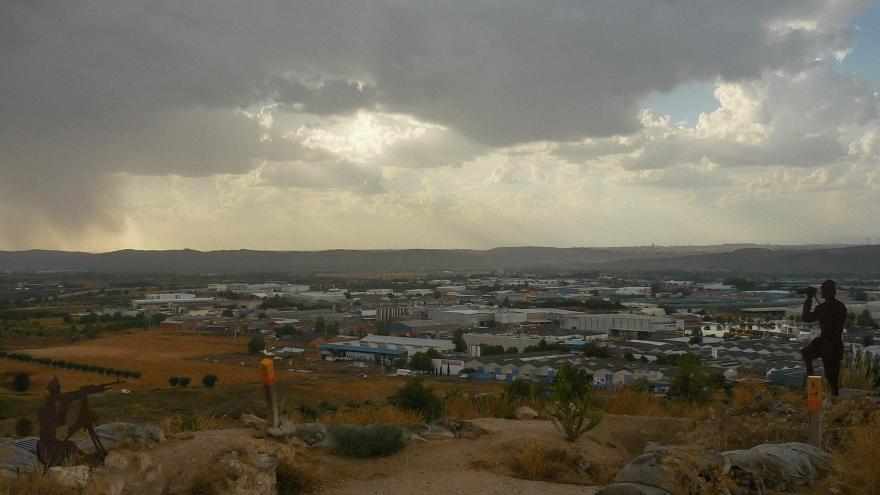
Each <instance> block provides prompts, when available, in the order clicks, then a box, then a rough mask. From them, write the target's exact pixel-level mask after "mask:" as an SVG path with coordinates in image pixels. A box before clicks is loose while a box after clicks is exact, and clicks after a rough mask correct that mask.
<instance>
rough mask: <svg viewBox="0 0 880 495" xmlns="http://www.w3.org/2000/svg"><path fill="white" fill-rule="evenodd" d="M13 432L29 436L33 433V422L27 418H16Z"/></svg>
mask: <svg viewBox="0 0 880 495" xmlns="http://www.w3.org/2000/svg"><path fill="white" fill-rule="evenodd" d="M15 434H16V435H18V436H20V437H29V436H31V435H33V434H34V423H33V422H32V421H31V420H30V419H28V418H18V421H16V422H15Z"/></svg>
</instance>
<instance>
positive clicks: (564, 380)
mask: <svg viewBox="0 0 880 495" xmlns="http://www.w3.org/2000/svg"><path fill="white" fill-rule="evenodd" d="M591 396H592V387H591V385H590V377H589V375H587V372H586V370H584V369H583V368H575V367H574V366H572V365H570V364H566V365H563V366H562V367H561V368H560V369H559V371H558V372H557V373H556V376H555V377H554V379H553V391H552V393H551V395H550V404H549V407H548V409H549V411H548V415H549V416H550V420H551V421H553V424H554V425H555V426H556V427H557V428H559V430H560V431H561V432H562V433H563V434H564V435H565V439H566V440H568V441H569V442H574V441H576V440H577V439H579V438H580V437H581V436H582V435H583V434H584V433H586V432H587V431H589V430H590V429H592V428H593V427H594V426H596V425H597V424H599V421H600V420H601V419H602V411H601V410H599V409H595V408H593V406H592V405H591V399H592V397H591Z"/></svg>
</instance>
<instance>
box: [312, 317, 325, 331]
mask: <svg viewBox="0 0 880 495" xmlns="http://www.w3.org/2000/svg"><path fill="white" fill-rule="evenodd" d="M325 330H326V328H325V323H324V317H323V316H319V317H318V319H317V320H315V326H314V328H313V331H314V332H315V333H318V334H322V335H323V334H324V331H325Z"/></svg>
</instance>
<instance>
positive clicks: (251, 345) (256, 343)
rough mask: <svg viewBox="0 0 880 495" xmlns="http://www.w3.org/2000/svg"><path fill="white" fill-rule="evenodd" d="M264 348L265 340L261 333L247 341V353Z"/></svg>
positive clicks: (256, 351)
mask: <svg viewBox="0 0 880 495" xmlns="http://www.w3.org/2000/svg"><path fill="white" fill-rule="evenodd" d="M265 348H266V340H265V339H263V336H262V335H257V336H256V337H254V338H252V339H251V340H249V341H248V353H249V354H257V353H258V352H260V351H262V350H263V349H265Z"/></svg>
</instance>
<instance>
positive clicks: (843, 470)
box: [825, 412, 880, 495]
mask: <svg viewBox="0 0 880 495" xmlns="http://www.w3.org/2000/svg"><path fill="white" fill-rule="evenodd" d="M878 438H880V417H878V415H877V414H876V412H875V414H873V417H872V418H871V419H870V421H869V423H868V424H867V425H864V426H852V427H849V428H848V429H847V432H846V434H845V435H844V438H843V441H842V443H841V445H840V447H839V448H838V449H837V452H836V455H835V465H836V466H837V472H836V473H835V475H834V476H832V477H830V478H829V479H827V480H826V481H825V483H826V486H829V488H830V487H832V486H833V487H837V488H839V489H841V490H842V492H843V493H844V494H847V495H848V494H852V495H855V494H862V493H880V449H877V439H878ZM829 491H830V490H829Z"/></svg>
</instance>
